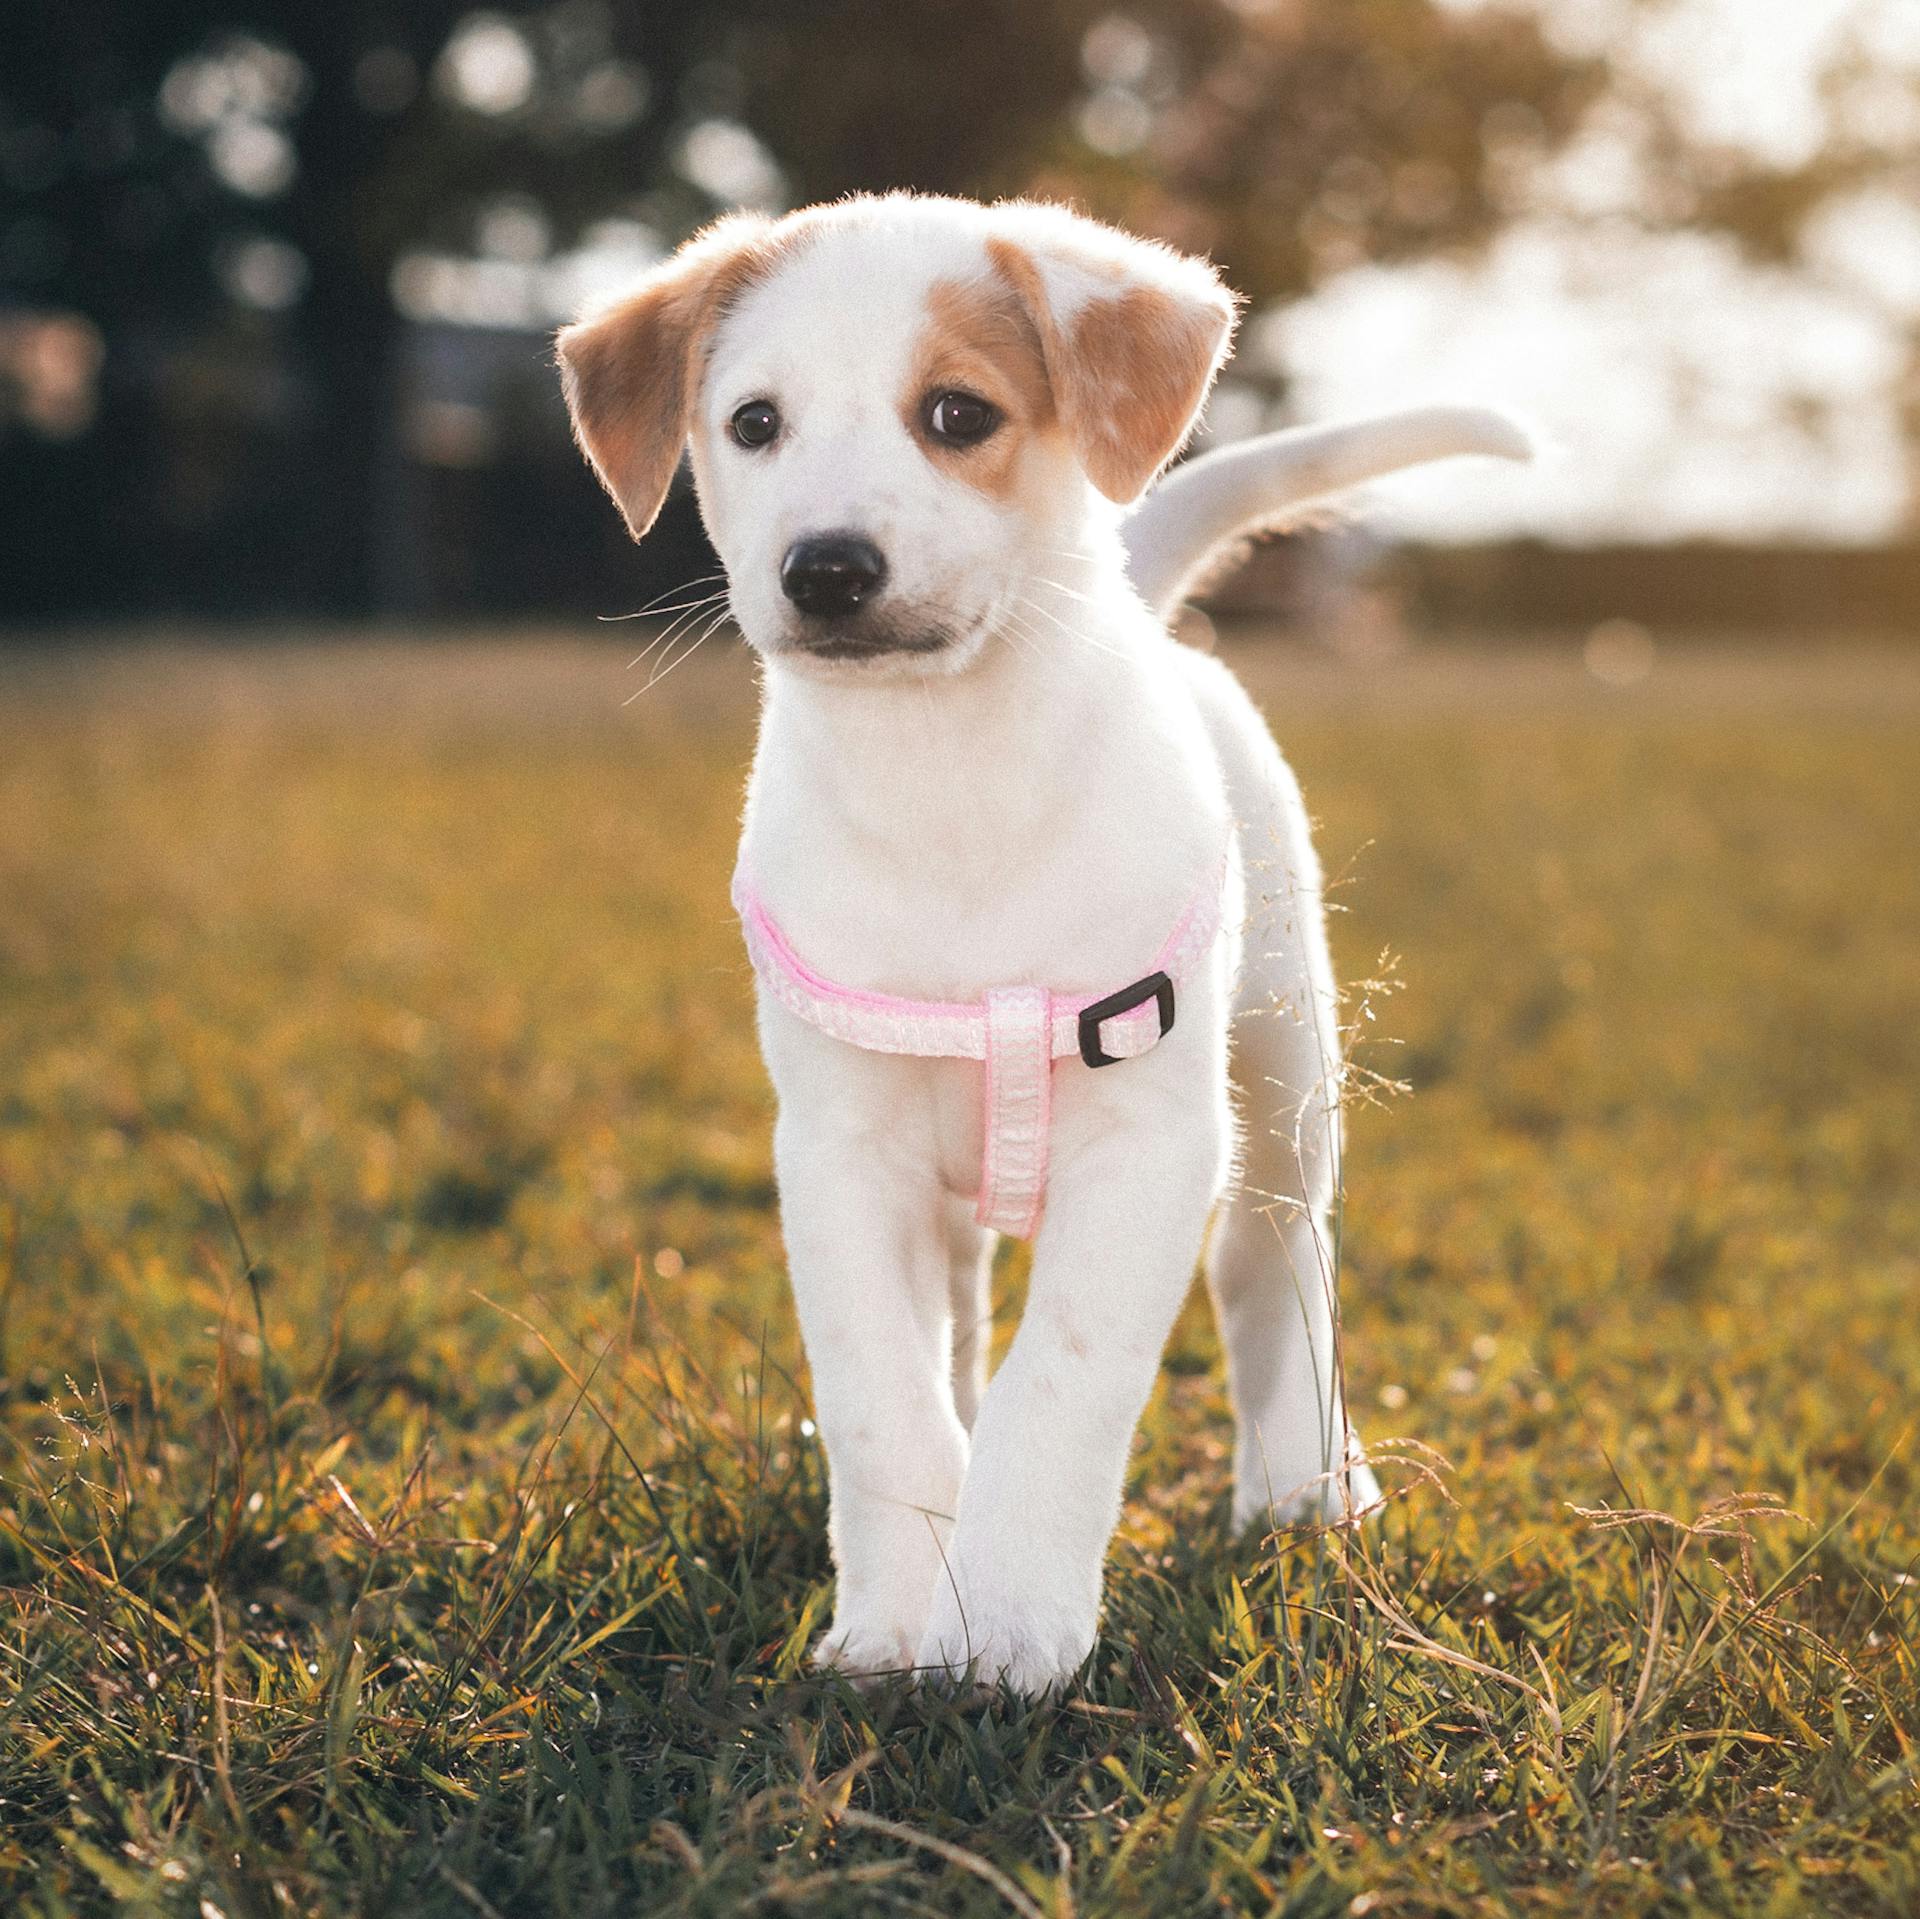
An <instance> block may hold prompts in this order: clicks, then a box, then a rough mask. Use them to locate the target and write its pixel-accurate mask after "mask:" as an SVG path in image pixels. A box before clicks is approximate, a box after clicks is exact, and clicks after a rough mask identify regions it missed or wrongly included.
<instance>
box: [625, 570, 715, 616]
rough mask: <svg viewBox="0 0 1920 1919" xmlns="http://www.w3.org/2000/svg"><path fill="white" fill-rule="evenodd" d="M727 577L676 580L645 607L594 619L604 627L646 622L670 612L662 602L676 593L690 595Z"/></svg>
mask: <svg viewBox="0 0 1920 1919" xmlns="http://www.w3.org/2000/svg"><path fill="white" fill-rule="evenodd" d="M726 577H727V576H726V575H725V574H724V573H703V574H701V575H700V577H699V578H698V579H697V580H676V581H675V582H674V584H673V585H672V586H670V587H668V588H667V589H666V591H665V592H664V593H656V594H655V595H654V596H653V598H652V599H650V600H649V601H648V602H647V603H646V605H645V606H641V607H636V608H635V609H634V610H633V611H632V612H631V613H596V614H595V615H594V618H595V619H597V620H599V621H600V622H601V624H602V625H605V626H614V625H617V624H618V623H619V622H620V621H622V620H644V619H645V618H646V617H647V615H648V614H649V613H666V612H670V611H672V609H671V608H669V607H664V606H662V605H661V604H660V602H661V601H662V600H665V599H670V598H672V596H673V595H674V594H676V593H690V592H692V591H693V589H694V588H695V587H696V586H711V585H712V584H713V583H714V582H715V581H716V580H724V579H725V578H726Z"/></svg>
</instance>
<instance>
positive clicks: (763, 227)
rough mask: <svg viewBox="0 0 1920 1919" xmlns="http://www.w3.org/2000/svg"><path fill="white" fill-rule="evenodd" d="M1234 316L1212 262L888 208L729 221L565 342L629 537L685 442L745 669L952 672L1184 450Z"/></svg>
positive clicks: (1024, 210) (1029, 217)
mask: <svg viewBox="0 0 1920 1919" xmlns="http://www.w3.org/2000/svg"><path fill="white" fill-rule="evenodd" d="M1233 312H1234V306H1233V299H1232V296H1231V295H1230V294H1228V293H1227V292H1226V290H1225V289H1224V288H1223V287H1222V286H1221V284H1220V282H1219V281H1218V279H1216V278H1215V276H1214V274H1213V271H1212V269H1211V268H1209V267H1208V266H1206V265H1204V264H1203V263H1201V262H1199V261H1197V260H1193V259H1188V258H1186V257H1184V256H1182V255H1179V254H1175V253H1171V252H1169V251H1167V250H1166V249H1165V248H1163V247H1159V246H1155V245H1152V244H1150V243H1148V242H1146V241H1141V240H1135V239H1130V238H1128V237H1127V236H1125V235H1123V234H1120V233H1117V232H1115V231H1113V230H1112V229H1111V228H1108V227H1102V226H1098V225H1096V224H1095V223H1094V222H1092V221H1090V220H1086V219H1082V218H1080V217H1078V216H1077V215H1075V214H1072V213H1069V212H1067V211H1065V210H1064V209H1062V208H1058V207H1049V206H1033V205H1024V204H1011V205H1004V206H997V207H983V206H976V205H973V204H971V203H968V202H963V201H954V200H930V199H923V198H918V197H914V196H910V195H889V196H887V197H885V198H877V199H854V200H848V201H842V202H839V203H836V204H835V205H832V206H827V207H815V208H810V209H808V210H807V211H805V212H802V213H796V214H790V215H788V216H786V217H785V218H783V219H779V220H769V219H763V218H759V217H757V216H751V215H744V216H736V217H734V218H731V219H727V220H723V221H721V222H720V223H719V224H718V225H717V226H713V227H710V228H708V229H707V231H706V232H704V233H702V234H700V235H699V236H697V237H696V238H695V239H693V240H691V241H689V242H688V243H687V244H686V245H685V246H684V247H682V248H681V249H680V251H679V252H678V253H677V254H675V255H674V256H673V257H672V258H671V259H670V260H668V261H667V262H666V263H665V264H664V265H663V266H661V267H660V268H659V269H658V270H657V271H656V272H654V273H653V274H652V275H651V276H650V277H649V278H648V279H647V281H646V282H645V283H644V284H643V285H642V286H641V287H640V288H639V290H638V291H637V292H635V293H634V294H632V295H631V296H630V297H629V298H627V299H626V300H624V301H622V302H621V303H620V304H619V305H617V306H614V307H612V308H610V309H609V310H608V311H606V312H605V313H602V314H600V315H599V316H598V317H596V318H593V319H590V320H586V321H583V322H582V323H580V324H579V325H577V326H572V327H569V328H567V329H566V331H565V332H563V333H562V334H561V335H560V341H559V353H560V364H561V369H562V378H563V381H564V384H565V388H566V395H567V404H568V406H569V408H570V409H571V411H572V414H573V422H574V430H575V432H576V434H577V436H578V438H579V441H580V444H581V446H582V447H583V448H584V449H585V452H586V455H587V458H588V459H589V460H590V461H591V462H592V464H593V468H594V471H595V472H596V473H598V474H599V476H600V479H601V481H602V482H603V483H604V484H605V486H606V489H607V491H608V492H609V493H610V494H612V496H613V498H614V500H615V502H616V503H617V504H618V505H619V508H620V511H621V512H622V513H623V514H624V515H625V517H626V521H627V525H628V527H629V528H630V529H631V531H632V532H633V535H634V537H635V538H636V539H637V538H639V536H640V535H641V534H643V533H644V532H646V530H647V528H648V527H649V526H651V525H652V524H653V521H654V518H655V516H656V515H657V514H658V513H659V511H660V506H661V503H662V501H663V500H664V499H665V497H666V493H667V488H668V485H669V484H670V482H671V480H672V478H673V472H674V468H675V467H676V465H677V464H678V462H679V459H680V454H681V449H682V448H683V447H690V448H691V453H692V460H693V472H694V480H695V484H696V487H697V489H698V492H699V496H700V505H701V512H702V514H703V515H704V517H705V519H706V523H707V529H708V531H709V533H710V534H711V535H712V537H713V541H714V544H715V546H716V547H717V548H718V549H719V552H720V557H721V560H722V562H723V563H724V565H725V566H726V569H727V577H728V582H729V586H730V590H731V595H732V603H733V609H734V614H735V617H736V618H737V619H738V620H739V622H740V625H741V628H742V630H743V631H744V633H745V634H746V637H747V639H748V641H749V642H750V643H751V644H752V645H753V646H754V647H755V648H757V649H758V650H759V651H760V652H761V653H762V654H764V655H766V656H767V657H768V658H770V659H775V660H778V661H780V662H782V663H787V664H794V665H799V666H803V667H806V668H809V669H811V670H815V671H819V672H824V673H838V674H847V673H856V672H857V673H859V674H861V675H863V676H870V675H879V674H886V673H890V672H891V673H895V674H898V673H902V672H926V671H943V672H951V671H958V670H959V669H960V668H961V667H963V666H965V665H966V664H967V663H968V662H969V661H970V660H972V659H974V658H975V657H977V656H978V654H979V652H980V650H981V649H982V647H983V646H984V645H985V644H986V641H987V638H988V637H989V635H990V634H992V633H993V632H994V631H995V630H996V629H998V628H999V627H1000V626H1001V625H1002V624H1003V623H1010V624H1012V625H1013V626H1014V627H1015V628H1016V629H1017V627H1018V625H1019V623H1020V621H1021V620H1022V617H1023V616H1022V612H1021V603H1022V601H1023V600H1029V599H1030V598H1031V596H1032V594H1033V592H1034V590H1035V587H1036V585H1037V584H1039V583H1041V582H1044V581H1046V580H1049V579H1052V580H1056V581H1057V580H1059V579H1060V577H1061V572H1062V569H1063V568H1071V566H1072V564H1073V556H1074V555H1075V553H1076V552H1077V551H1078V550H1079V549H1080V548H1081V547H1082V546H1084V544H1085V542H1086V539H1087V534H1088V528H1089V525H1090V521H1091V519H1092V518H1093V517H1094V516H1096V515H1097V513H1098V510H1099V509H1098V507H1097V504H1096V502H1097V500H1098V499H1100V498H1104V499H1105V500H1106V501H1109V502H1118V503H1125V502H1128V501H1131V500H1133V499H1135V498H1137V497H1138V496H1139V494H1140V493H1141V492H1142V491H1143V490H1144V489H1145V488H1146V486H1147V484H1148V483H1149V482H1150V481H1151V480H1152V478H1153V477H1154V475H1155V474H1156V473H1157V472H1158V471H1159V470H1160V468H1161V467H1162V466H1163V465H1164V464H1165V463H1166V461H1167V460H1168V459H1170V458H1171V457H1172V455H1173V454H1174V453H1175V452H1176V451H1177V450H1178V448H1179V447H1180V445H1181V443H1182V442H1183V441H1184V440H1185V438H1186V436H1187V434H1188V432H1189V431H1190V430H1191V428H1192V426H1193V422H1194V419H1195V416H1196V415H1197V414H1198V412H1199V409H1200V406H1201V403H1202V401H1203V400H1204V399H1205V397H1206V393H1207V388H1208V386H1209V385H1210V384H1211V382H1212V379H1213V376H1214V373H1215V370H1216V369H1217V368H1218V366H1219V364H1220V362H1221V360H1222V358H1223V357H1224V356H1225V353H1226V349H1227V342H1228V339H1229V336H1230V335H1231V332H1232V328H1233ZM1108 511H1109V512H1111V508H1109V509H1108ZM1042 630H1043V631H1044V629H1042Z"/></svg>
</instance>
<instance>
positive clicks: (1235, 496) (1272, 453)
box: [1124, 406, 1533, 617]
mask: <svg viewBox="0 0 1920 1919" xmlns="http://www.w3.org/2000/svg"><path fill="white" fill-rule="evenodd" d="M1456 453H1490V454H1493V455H1495V456H1496V457H1497V458H1500V459H1503V460H1528V459H1531V458H1532V457H1533V443H1532V441H1531V440H1529V439H1528V437H1527V435H1526V434H1525V433H1524V432H1523V431H1522V430H1521V429H1520V427H1519V426H1518V425H1516V424H1515V423H1514V422H1513V421H1512V420H1510V419H1508V418H1507V417H1506V415H1505V414H1503V413H1495V412H1493V411H1492V410H1491V409H1489V408H1486V407H1473V406H1423V407H1413V408H1410V409H1408V410H1407V411H1405V412H1402V413H1383V414H1381V415H1379V417H1378V418H1376V419H1371V420H1355V421H1352V422H1351V423H1349V424H1348V425H1345V426H1309V427H1294V428H1291V429H1289V430H1288V431H1286V432H1284V433H1263V434H1261V435H1260V436H1259V437H1258V438H1257V439H1252V440H1241V441H1238V442H1236V443H1235V444H1233V445H1231V446H1223V447H1220V448H1219V449H1217V450H1216V451H1215V452H1212V453H1202V454H1200V455H1199V456H1198V457H1197V458H1195V459H1191V460H1188V461H1186V462H1185V463H1184V464H1183V465H1181V466H1177V467H1175V468H1174V470H1173V471H1172V472H1171V473H1169V474H1168V475H1167V476H1166V478H1165V479H1163V480H1162V481H1161V482H1160V484H1159V485H1158V486H1156V487H1155V488H1154V489H1153V491H1152V492H1151V493H1149V494H1148V495H1147V497H1146V498H1145V499H1144V500H1143V501H1141V503H1140V505H1139V506H1138V507H1137V508H1136V509H1135V510H1134V512H1133V514H1132V516H1131V517H1130V518H1129V519H1128V521H1127V523H1126V526H1125V529H1124V533H1125V538H1126V544H1127V567H1128V571H1129V572H1130V573H1131V575H1132V577H1133V584H1134V586H1135V588H1136V589H1137V590H1138V592H1139V594H1140V597H1141V598H1142V599H1143V600H1145V601H1146V603H1147V604H1148V605H1149V606H1150V607H1152V608H1153V610H1154V611H1155V612H1156V613H1159V614H1161V615H1162V616H1163V617H1164V616H1165V615H1167V614H1170V613H1171V612H1172V611H1173V609H1174V608H1175V607H1176V606H1178V605H1179V603H1180V600H1181V598H1182V596H1183V595H1184V594H1186V593H1187V592H1189V591H1190V590H1191V589H1192V587H1193V585H1194V583H1195V582H1196V581H1197V580H1198V579H1199V578H1200V577H1201V576H1202V575H1203V574H1205V573H1206V572H1207V571H1209V569H1210V568H1211V567H1212V566H1213V565H1214V564H1215V563H1216V561H1217V560H1218V559H1219V557H1220V556H1221V554H1222V552H1223V550H1224V549H1226V548H1229V547H1231V546H1232V544H1233V542H1234V541H1236V540H1240V539H1244V538H1245V537H1246V536H1247V535H1248V534H1251V533H1258V532H1263V531H1265V530H1267V529H1268V528H1271V527H1274V526H1277V525H1279V524H1280V523H1281V522H1283V521H1284V520H1286V519H1287V518H1288V517H1289V516H1290V515H1292V514H1295V513H1297V512H1298V511H1299V510H1300V509H1301V508H1302V507H1304V506H1308V505H1310V504H1312V503H1313V502H1314V501H1317V500H1323V499H1325V498H1326V497H1327V496H1328V495H1330V494H1334V493H1338V492H1341V491H1342V490H1343V489H1345V488H1347V487H1350V486H1358V485H1359V484H1360V483H1361V482H1362V481H1363V480H1377V479H1379V478H1380V477H1381V476H1382V475H1384V474H1388V473H1397V472H1398V471H1399V470H1400V469H1401V468H1402V467H1408V466H1418V465H1420V464H1421V463H1422V462H1423V461H1426V460H1444V459H1447V458H1449V457H1450V456H1452V455H1454V454H1456Z"/></svg>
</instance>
